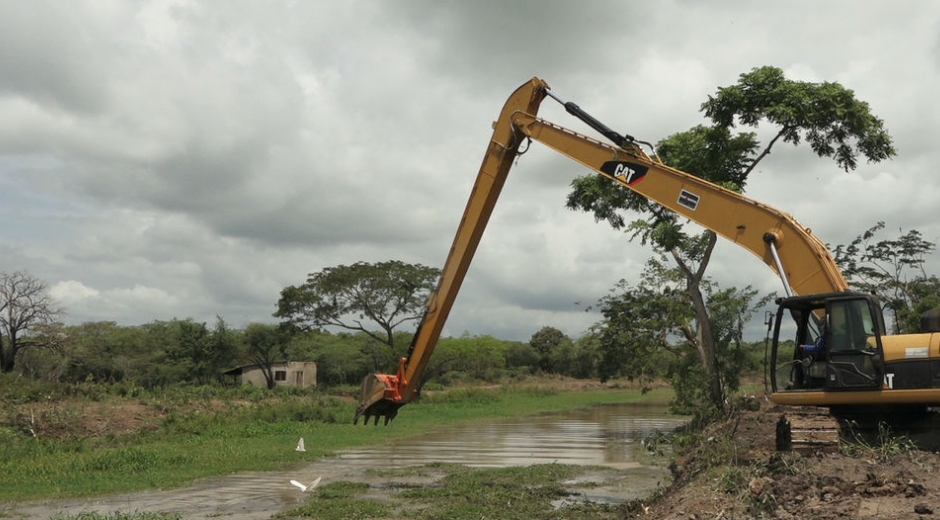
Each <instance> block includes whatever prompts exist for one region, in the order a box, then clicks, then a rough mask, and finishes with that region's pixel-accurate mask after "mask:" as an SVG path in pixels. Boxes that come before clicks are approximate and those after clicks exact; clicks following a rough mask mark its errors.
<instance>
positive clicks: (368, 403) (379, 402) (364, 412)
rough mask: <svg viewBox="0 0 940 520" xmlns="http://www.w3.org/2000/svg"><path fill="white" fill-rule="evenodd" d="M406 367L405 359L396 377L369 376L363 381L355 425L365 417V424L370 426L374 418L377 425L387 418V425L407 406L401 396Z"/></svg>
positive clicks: (354, 419)
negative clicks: (381, 419) (370, 420)
mask: <svg viewBox="0 0 940 520" xmlns="http://www.w3.org/2000/svg"><path fill="white" fill-rule="evenodd" d="M404 365H405V359H402V360H401V364H400V366H399V368H398V374H396V375H394V376H393V375H390V374H369V375H367V376H366V377H365V379H363V380H362V389H361V390H360V391H359V405H358V406H356V416H355V417H354V418H353V424H356V423H358V422H359V418H360V417H365V421H363V424H369V419H370V418H372V417H375V424H379V417H385V424H388V423H389V421H391V420H392V419H394V418H395V416H396V415H398V409H399V408H401V407H402V406H404V405H405V403H403V402H402V396H401V386H402V377H403V371H404Z"/></svg>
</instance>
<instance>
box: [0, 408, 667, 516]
mask: <svg viewBox="0 0 940 520" xmlns="http://www.w3.org/2000/svg"><path fill="white" fill-rule="evenodd" d="M683 421H684V419H683V418H681V417H676V416H670V415H667V413H666V408H665V407H664V406H658V405H645V404H639V405H638V404H624V405H606V406H598V407H593V408H589V409H585V410H576V411H568V412H560V413H552V414H544V415H539V416H535V417H526V418H520V419H511V420H503V421H496V422H491V421H488V422H485V423H480V424H469V425H463V426H457V427H449V428H443V429H441V430H439V431H436V432H434V433H429V434H427V435H421V436H416V437H409V438H407V439H399V440H396V441H394V442H392V443H389V444H387V445H381V446H372V447H368V448H358V449H352V450H345V451H342V452H339V453H337V454H336V456H334V457H328V458H323V459H318V460H316V461H314V462H312V463H309V464H306V465H303V466H300V467H297V468H294V469H291V470H289V471H283V472H248V473H239V474H236V475H228V476H224V477H217V478H210V479H203V480H200V481H199V482H197V483H195V484H193V485H191V486H188V487H182V488H177V489H172V490H154V491H141V492H136V493H128V494H122V495H114V496H106V497H96V498H86V499H72V500H54V501H37V502H27V503H22V504H17V505H16V506H15V507H14V508H13V509H12V510H6V509H5V508H4V506H0V516H4V515H5V517H11V518H32V519H46V518H49V517H50V516H52V515H55V514H57V513H58V514H78V513H82V512H88V511H96V512H99V513H103V514H110V513H114V512H135V511H155V512H176V513H179V514H181V515H182V516H183V517H184V518H186V519H197V520H201V519H209V518H213V519H215V518H226V519H232V520H266V519H268V518H270V517H271V515H273V514H274V513H276V512H278V511H283V510H285V509H289V508H292V507H295V506H298V505H300V504H302V503H303V502H304V501H305V500H306V499H307V498H308V496H309V495H307V494H304V493H302V492H301V491H300V489H299V488H297V487H294V486H293V485H291V484H290V480H292V479H294V480H298V481H301V482H310V481H312V480H313V479H315V478H317V477H322V481H321V482H322V484H326V483H328V482H331V481H338V480H347V481H357V482H366V483H368V484H369V485H370V488H374V489H383V488H384V489H392V488H397V487H401V485H424V484H430V483H431V482H432V481H427V480H426V479H427V477H423V478H424V479H425V480H426V481H423V482H422V481H420V480H421V477H411V478H414V479H417V480H418V481H415V482H404V481H403V480H405V479H406V478H407V477H402V478H398V477H394V478H395V482H389V477H384V476H379V475H376V474H374V473H371V472H369V471H368V470H370V469H373V468H375V467H376V464H377V463H378V464H379V465H380V466H381V467H385V468H390V467H398V468H402V467H410V466H422V465H425V464H429V463H432V462H445V463H456V464H463V465H466V466H471V467H481V468H483V467H486V468H497V467H507V466H525V465H533V464H550V463H560V464H576V465H585V466H601V467H603V468H605V469H606V470H607V471H608V473H607V474H606V475H601V474H600V473H598V474H597V475H594V476H591V475H586V476H584V477H582V478H586V479H594V481H596V482H597V485H593V486H591V489H590V493H591V496H586V497H584V499H588V500H594V501H606V502H623V501H626V500H632V499H635V498H642V497H643V496H647V495H649V494H650V493H652V492H653V491H654V490H655V489H656V487H657V486H659V485H661V484H663V483H665V481H666V480H667V479H668V472H667V471H666V469H665V468H664V463H665V459H663V458H661V457H655V456H651V455H649V454H648V453H647V450H646V449H645V448H644V447H643V445H642V444H643V443H642V441H643V440H644V439H648V438H649V437H651V436H653V435H654V434H655V433H656V432H665V431H669V430H672V429H674V428H675V427H677V426H679V425H680V424H682V422H683ZM360 427H361V426H360ZM370 427H371V426H370ZM291 449H292V448H291ZM612 475H615V478H613V479H611V476H612ZM322 484H321V485H322Z"/></svg>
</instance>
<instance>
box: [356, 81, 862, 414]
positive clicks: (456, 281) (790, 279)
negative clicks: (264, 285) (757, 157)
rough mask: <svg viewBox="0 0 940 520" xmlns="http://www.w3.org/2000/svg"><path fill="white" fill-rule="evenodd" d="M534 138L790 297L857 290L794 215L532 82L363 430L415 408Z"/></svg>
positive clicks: (366, 396) (511, 103)
mask: <svg viewBox="0 0 940 520" xmlns="http://www.w3.org/2000/svg"><path fill="white" fill-rule="evenodd" d="M546 96H550V97H552V98H553V99H555V100H557V101H558V102H560V103H562V104H563V105H564V107H565V109H566V111H567V112H568V113H570V114H572V115H574V116H576V117H577V118H578V119H580V120H581V121H583V122H584V123H586V124H587V125H588V126H591V127H592V128H593V129H594V130H596V131H598V132H600V133H601V134H602V135H604V136H605V137H606V138H608V139H610V140H611V141H612V142H613V143H614V145H613V146H612V145H610V144H607V143H603V142H600V141H598V140H596V139H593V138H591V137H588V136H585V135H582V134H579V133H577V132H574V131H572V130H568V129H566V128H563V127H561V126H558V125H556V124H554V123H551V122H549V121H545V120H544V119H540V118H538V117H537V114H538V109H539V106H540V105H541V103H542V100H543V99H544V98H545V97H546ZM526 138H529V139H531V140H534V141H538V142H540V143H542V144H544V145H546V146H548V147H549V148H552V149H553V150H555V151H557V152H558V153H560V154H562V155H566V156H568V157H570V158H571V159H574V160H575V161H577V162H579V163H581V164H583V165H584V166H586V167H588V168H589V169H591V170H594V171H595V172H597V173H598V174H600V175H603V176H605V177H607V178H609V179H611V180H612V181H614V182H617V183H619V184H621V185H623V186H624V187H626V188H629V189H631V190H633V191H635V192H637V193H639V194H640V195H643V196H645V197H647V198H649V199H650V200H652V201H654V202H656V203H658V204H660V205H662V206H663V207H666V208H668V209H670V210H672V211H674V212H676V213H678V214H680V215H682V216H684V217H687V218H688V219H689V220H692V221H694V222H696V223H698V224H700V225H701V226H703V227H705V228H707V229H710V230H712V231H714V232H715V233H717V234H718V235H721V236H723V237H725V238H726V239H728V240H730V241H732V242H734V243H736V244H738V245H740V246H741V247H743V248H745V249H747V250H748V251H750V252H752V253H754V254H755V255H756V256H757V257H758V258H760V259H761V260H762V261H763V262H764V263H765V264H767V265H768V266H769V267H770V268H771V269H773V270H774V271H775V272H776V273H778V275H779V276H780V278H781V280H782V281H783V284H784V288H785V290H786V292H787V294H788V295H794V294H797V295H802V294H817V293H830V292H841V291H845V290H847V289H848V284H847V283H846V281H845V279H844V278H843V277H842V273H841V271H840V270H839V269H838V267H837V266H836V264H835V261H834V260H833V258H832V256H831V255H830V254H829V250H828V249H827V248H826V246H825V244H824V243H823V242H822V241H820V240H819V239H818V238H816V237H815V236H814V235H813V234H812V233H811V232H810V230H809V229H807V228H805V227H803V226H802V225H800V224H799V223H798V222H796V220H794V219H793V217H791V216H790V215H788V214H786V213H784V212H782V211H779V210H777V209H774V208H772V207H770V206H767V205H764V204H761V203H760V202H757V201H755V200H752V199H749V198H747V197H745V196H743V195H741V194H740V193H736V192H734V191H731V190H728V189H725V188H722V187H720V186H716V185H714V184H712V183H710V182H708V181H705V180H703V179H700V178H698V177H695V176H693V175H690V174H688V173H685V172H682V171H679V170H676V169H674V168H670V167H669V166H667V165H665V164H663V163H662V162H660V161H659V160H658V159H655V158H653V157H650V156H649V155H647V154H646V153H645V152H643V150H642V149H641V148H640V146H639V144H638V143H637V142H636V141H635V140H634V139H633V138H632V137H631V136H629V135H620V134H618V133H617V132H615V131H613V130H611V129H610V128H608V127H607V126H605V125H604V124H603V123H601V122H600V121H598V120H596V119H594V118H593V117H591V116H590V115H589V114H587V113H586V112H584V111H583V110H581V108H580V107H578V106H577V105H575V104H574V103H571V102H564V101H562V100H561V99H560V98H559V97H558V96H557V95H555V94H554V93H553V92H552V91H551V90H550V89H549V86H548V84H547V83H546V82H545V81H543V80H541V79H539V78H533V79H532V80H531V81H529V82H527V83H525V84H524V85H522V86H520V87H519V88H518V89H516V91H515V92H513V94H512V95H511V96H510V97H509V99H508V100H507V101H506V104H505V105H504V106H503V110H502V112H501V113H500V116H499V119H498V120H496V122H495V123H494V124H493V136H492V138H491V139H490V143H489V146H488V147H487V150H486V155H485V156H484V158H483V164H482V166H481V167H480V171H479V173H478V174H477V178H476V182H475V184H474V186H473V191H472V192H471V194H470V199H469V200H468V202H467V207H466V209H465V210H464V213H463V217H462V218H461V220H460V225H459V227H458V228H457V234H456V236H455V237H454V242H453V245H452V246H451V249H450V253H449V254H448V256H447V261H446V262H445V264H444V268H443V270H442V271H441V277H440V280H439V281H438V285H437V288H436V290H435V291H434V292H433V293H431V295H430V296H429V298H428V302H427V308H426V310H425V314H424V317H423V319H422V320H421V323H420V325H419V326H418V330H417V332H416V333H415V336H414V339H413V341H412V344H411V347H410V350H409V352H408V357H407V358H402V360H401V361H400V364H399V368H398V373H397V374H395V375H389V374H370V375H368V376H366V378H365V380H364V381H363V386H362V393H361V395H360V402H359V406H358V407H357V409H356V416H355V419H354V422H357V421H358V420H359V417H363V416H364V417H365V422H366V423H368V421H369V419H370V418H371V417H375V422H376V423H378V420H379V417H385V422H386V424H387V423H388V421H389V420H391V419H393V418H394V417H395V416H396V415H397V413H398V409H399V408H400V407H401V406H403V405H404V404H406V403H408V402H411V401H412V400H413V399H414V398H415V397H416V394H417V390H418V388H419V387H420V380H421V377H422V375H423V373H424V369H425V367H426V366H427V363H428V360H429V359H430V357H431V353H432V352H433V350H434V347H435V345H436V344H437V340H438V338H439V337H440V334H441V331H442V329H443V327H444V323H445V321H446V320H447V316H448V314H449V313H450V310H451V308H452V307H453V303H454V300H455V299H456V297H457V292H458V291H459V290H460V285H461V283H462V282H463V279H464V276H465V275H466V274H467V270H468V269H469V267H470V261H471V260H472V258H473V254H474V253H475V252H476V248H477V246H478V245H479V243H480V239H481V237H482V236H483V231H484V229H485V228H486V224H487V222H488V221H489V218H490V215H491V214H492V212H493V208H494V207H495V205H496V200H497V199H498V198H499V194H500V191H501V190H502V187H503V184H504V183H505V182H506V177H507V176H508V174H509V170H510V168H511V167H512V163H513V161H514V160H515V158H516V156H517V154H518V153H519V148H520V145H521V144H522V142H523V141H524V140H525V139H526Z"/></svg>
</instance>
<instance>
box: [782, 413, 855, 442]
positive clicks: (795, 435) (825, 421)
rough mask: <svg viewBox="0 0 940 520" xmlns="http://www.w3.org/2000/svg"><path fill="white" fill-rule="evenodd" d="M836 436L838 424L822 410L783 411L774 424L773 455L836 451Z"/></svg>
mask: <svg viewBox="0 0 940 520" xmlns="http://www.w3.org/2000/svg"><path fill="white" fill-rule="evenodd" d="M840 435H841V424H840V422H839V420H838V419H836V418H835V417H833V416H832V415H830V414H829V412H828V411H827V410H825V409H819V410H813V409H799V408H792V409H787V410H786V411H784V412H783V413H781V415H780V419H779V420H778V421H777V451H798V452H831V451H836V450H838V449H839V439H840Z"/></svg>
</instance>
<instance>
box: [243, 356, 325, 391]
mask: <svg viewBox="0 0 940 520" xmlns="http://www.w3.org/2000/svg"><path fill="white" fill-rule="evenodd" d="M271 372H272V373H273V374H274V384H276V385H278V386H295V387H297V388H307V387H309V386H317V364H316V363H315V362H313V361H278V362H275V363H271ZM225 376H226V377H230V378H232V382H234V383H235V384H240V385H245V384H251V385H255V386H261V387H267V386H268V382H267V380H266V379H265V377H264V371H263V370H261V365H245V366H240V367H235V368H233V369H231V370H228V371H226V372H225Z"/></svg>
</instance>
